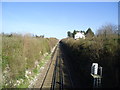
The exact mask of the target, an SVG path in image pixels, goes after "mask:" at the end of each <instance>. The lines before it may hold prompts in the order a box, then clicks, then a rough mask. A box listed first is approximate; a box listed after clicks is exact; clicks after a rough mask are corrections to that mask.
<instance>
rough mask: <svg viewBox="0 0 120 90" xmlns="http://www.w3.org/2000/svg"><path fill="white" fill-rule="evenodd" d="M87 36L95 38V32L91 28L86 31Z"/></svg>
mask: <svg viewBox="0 0 120 90" xmlns="http://www.w3.org/2000/svg"><path fill="white" fill-rule="evenodd" d="M85 35H86V37H93V36H94V33H93V31H92V30H91V28H88V30H87V31H86V33H85Z"/></svg>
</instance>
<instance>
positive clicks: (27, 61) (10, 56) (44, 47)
mask: <svg viewBox="0 0 120 90" xmlns="http://www.w3.org/2000/svg"><path fill="white" fill-rule="evenodd" d="M57 41H58V40H57V39H56V38H40V37H38V38H36V37H32V36H30V35H24V36H22V35H18V34H14V35H12V36H10V35H3V36H2V72H3V88H13V87H14V88H27V87H28V85H29V84H30V81H31V80H33V79H34V76H35V75H36V74H37V73H39V69H40V67H41V66H42V65H43V64H44V62H45V61H46V60H48V59H50V53H51V50H52V48H53V47H54V46H55V45H56V43H57Z"/></svg>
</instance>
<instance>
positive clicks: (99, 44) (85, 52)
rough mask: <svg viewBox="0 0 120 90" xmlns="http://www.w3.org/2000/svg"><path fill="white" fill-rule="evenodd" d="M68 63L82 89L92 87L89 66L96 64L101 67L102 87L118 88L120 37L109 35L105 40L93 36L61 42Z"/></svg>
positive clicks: (119, 80)
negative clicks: (82, 86)
mask: <svg viewBox="0 0 120 90" xmlns="http://www.w3.org/2000/svg"><path fill="white" fill-rule="evenodd" d="M61 43H62V44H63V48H65V50H66V54H67V55H68V56H69V57H70V59H69V61H68V62H69V63H72V65H73V68H74V70H75V72H76V74H78V76H79V77H78V78H80V83H84V85H85V86H84V87H92V86H93V79H92V77H91V75H90V72H91V65H92V63H93V62H97V63H98V64H99V65H101V66H102V67H103V78H102V87H103V88H104V87H113V88H114V87H119V84H120V68H119V65H120V61H119V60H120V56H119V54H120V37H119V38H118V36H117V35H111V36H108V37H106V38H103V37H102V36H99V37H97V36H95V37H94V38H86V39H79V40H74V39H73V38H66V39H63V40H62V41H61Z"/></svg>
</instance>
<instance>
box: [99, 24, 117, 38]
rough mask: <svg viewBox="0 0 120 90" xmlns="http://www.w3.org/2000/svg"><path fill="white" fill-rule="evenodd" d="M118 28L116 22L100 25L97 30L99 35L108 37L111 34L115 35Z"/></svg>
mask: <svg viewBox="0 0 120 90" xmlns="http://www.w3.org/2000/svg"><path fill="white" fill-rule="evenodd" d="M117 30H118V28H117V26H116V25H114V24H106V25H104V26H102V27H100V28H99V29H98V30H97V35H98V36H99V35H100V36H104V37H108V36H110V35H113V34H117V33H116V32H117Z"/></svg>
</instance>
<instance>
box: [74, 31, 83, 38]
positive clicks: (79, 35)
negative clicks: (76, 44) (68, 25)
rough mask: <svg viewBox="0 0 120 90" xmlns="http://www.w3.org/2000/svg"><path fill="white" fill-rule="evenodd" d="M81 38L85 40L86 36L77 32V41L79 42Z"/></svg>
mask: <svg viewBox="0 0 120 90" xmlns="http://www.w3.org/2000/svg"><path fill="white" fill-rule="evenodd" d="M79 38H83V39H85V35H84V33H83V32H77V33H76V34H75V39H76V40H77V39H79Z"/></svg>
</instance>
